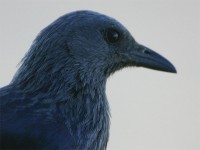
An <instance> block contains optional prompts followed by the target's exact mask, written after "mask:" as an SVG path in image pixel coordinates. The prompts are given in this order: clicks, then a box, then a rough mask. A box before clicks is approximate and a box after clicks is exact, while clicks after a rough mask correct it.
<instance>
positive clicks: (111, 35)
mask: <svg viewBox="0 0 200 150" xmlns="http://www.w3.org/2000/svg"><path fill="white" fill-rule="evenodd" d="M105 36H106V40H107V42H109V43H116V42H118V41H119V40H120V33H119V32H118V31H117V30H115V29H112V28H110V29H107V30H106V33H105Z"/></svg>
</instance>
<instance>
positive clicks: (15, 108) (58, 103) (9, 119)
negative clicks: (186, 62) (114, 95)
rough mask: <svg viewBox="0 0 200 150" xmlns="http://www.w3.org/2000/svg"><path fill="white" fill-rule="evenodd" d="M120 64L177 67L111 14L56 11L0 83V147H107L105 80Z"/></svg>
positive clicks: (164, 68) (84, 149) (94, 149)
mask: <svg viewBox="0 0 200 150" xmlns="http://www.w3.org/2000/svg"><path fill="white" fill-rule="evenodd" d="M126 66H143V67H148V68H152V69H156V70H162V71H167V72H176V70H175V68H174V67H173V65H172V64H171V63H170V62H169V61H167V60H166V59H165V58H163V57H162V56H160V55H159V54H157V53H155V52H153V51H152V50H150V49H148V48H146V47H144V46H142V45H140V44H138V43H137V42H136V41H135V40H134V38H133V37H132V36H131V34H130V33H129V32H128V31H127V30H126V29H125V27H123V25H121V24H120V23H119V22H117V21H116V20H114V19H112V18H110V17H107V16H105V15H102V14H99V13H96V12H91V11H77V12H73V13H70V14H66V15H64V16H62V17H60V18H59V19H57V20H56V21H55V22H53V23H52V24H50V25H49V26H47V27H46V28H45V29H44V30H42V31H41V33H40V34H39V35H38V36H37V38H36V39H35V41H34V42H33V44H32V46H31V48H30V50H29V52H28V53H27V55H26V56H25V58H24V59H23V63H22V65H21V67H20V69H19V70H18V72H17V73H16V75H15V77H14V78H13V80H12V82H11V83H10V84H9V85H8V86H6V87H3V88H1V89H0V105H1V108H0V111H1V112H0V113H1V114H0V117H1V119H0V133H1V149H27V150H28V149H40V150H44V149H45V150H47V149H59V150H63V149H67V150H68V149H69V150H71V149H77V150H89V149H92V150H103V149H106V145H107V141H108V137H109V106H108V101H107V99H106V94H105V85H106V80H107V78H108V77H109V76H110V74H112V73H114V72H115V71H116V70H119V69H121V68H123V67H126Z"/></svg>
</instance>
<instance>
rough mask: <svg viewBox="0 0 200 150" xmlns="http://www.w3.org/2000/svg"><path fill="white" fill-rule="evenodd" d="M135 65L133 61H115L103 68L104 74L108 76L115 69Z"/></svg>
mask: <svg viewBox="0 0 200 150" xmlns="http://www.w3.org/2000/svg"><path fill="white" fill-rule="evenodd" d="M135 66H137V64H136V63H135V62H120V63H116V64H113V65H111V66H109V67H108V68H107V69H106V70H105V75H106V76H110V75H111V74H113V73H115V72H116V71H119V70H121V69H123V68H127V67H135Z"/></svg>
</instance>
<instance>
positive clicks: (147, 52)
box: [143, 50, 151, 55]
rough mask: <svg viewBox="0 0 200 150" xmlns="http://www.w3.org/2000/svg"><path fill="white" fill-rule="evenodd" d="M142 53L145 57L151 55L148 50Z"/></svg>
mask: <svg viewBox="0 0 200 150" xmlns="http://www.w3.org/2000/svg"><path fill="white" fill-rule="evenodd" d="M143 53H144V54H146V55H151V52H150V51H148V50H144V51H143Z"/></svg>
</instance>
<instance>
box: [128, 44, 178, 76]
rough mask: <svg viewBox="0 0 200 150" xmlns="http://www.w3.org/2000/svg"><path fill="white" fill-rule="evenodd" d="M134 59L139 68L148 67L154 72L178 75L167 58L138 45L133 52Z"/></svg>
mask: <svg viewBox="0 0 200 150" xmlns="http://www.w3.org/2000/svg"><path fill="white" fill-rule="evenodd" d="M130 56H131V57H132V59H134V62H135V63H136V66H138V67H140V66H141V67H146V68H150V69H154V70H159V71H165V72H171V73H176V68H175V67H174V66H173V65H172V63H171V62H169V61H168V60H167V59H166V58H164V57H163V56H161V55H160V54H158V53H156V52H154V51H153V50H151V49H149V48H147V47H145V46H143V45H140V44H137V46H136V47H135V48H134V50H132V51H131V55H130Z"/></svg>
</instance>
